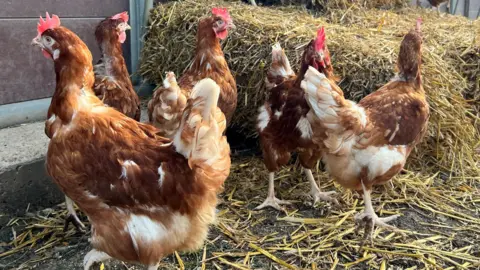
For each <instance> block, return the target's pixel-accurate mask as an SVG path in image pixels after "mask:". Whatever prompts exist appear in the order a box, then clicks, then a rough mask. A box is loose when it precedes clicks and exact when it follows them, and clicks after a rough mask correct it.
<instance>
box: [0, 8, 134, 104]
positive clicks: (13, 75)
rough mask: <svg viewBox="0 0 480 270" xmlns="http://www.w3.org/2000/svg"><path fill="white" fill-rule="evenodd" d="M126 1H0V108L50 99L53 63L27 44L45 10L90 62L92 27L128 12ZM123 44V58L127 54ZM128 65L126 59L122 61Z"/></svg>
mask: <svg viewBox="0 0 480 270" xmlns="http://www.w3.org/2000/svg"><path fill="white" fill-rule="evenodd" d="M128 6H129V5H128V0H102V1H97V0H81V1H58V0H36V1H32V0H0V48H1V49H0V50H1V52H0V105H2V104H8V103H14V102H20V101H26V100H32V99H39V98H45V97H50V96H52V94H53V91H54V89H55V78H54V76H55V74H54V73H53V63H52V61H51V60H47V59H45V57H44V56H43V55H42V53H41V52H40V50H39V49H38V48H35V47H33V46H31V45H30V43H31V41H32V39H33V38H34V37H35V36H36V35H37V27H36V26H37V22H38V18H39V16H40V15H42V16H43V17H44V16H45V11H48V12H49V13H50V14H56V15H58V16H59V17H60V20H61V23H62V25H63V26H66V27H68V28H70V29H71V30H72V31H74V32H75V33H76V34H78V36H79V37H80V38H81V39H82V40H83V41H84V42H85V43H86V44H87V46H88V47H89V48H90V50H91V51H92V54H93V58H94V60H96V59H98V58H99V54H100V53H99V50H98V46H97V44H96V42H95V37H94V29H95V26H96V24H97V23H98V22H99V21H100V20H102V19H103V18H105V17H107V16H111V15H113V14H116V13H119V12H122V11H125V10H127V11H128ZM127 44H129V41H128V40H127V42H125V46H124V55H125V56H129V55H130V48H129V46H128V45H127ZM125 60H127V63H129V62H130V61H129V57H128V58H127V57H126V59H125Z"/></svg>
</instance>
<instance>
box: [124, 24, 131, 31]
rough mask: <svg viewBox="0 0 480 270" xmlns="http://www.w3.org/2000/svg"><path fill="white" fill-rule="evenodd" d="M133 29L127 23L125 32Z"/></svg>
mask: <svg viewBox="0 0 480 270" xmlns="http://www.w3.org/2000/svg"><path fill="white" fill-rule="evenodd" d="M131 29H132V27H131V26H130V25H129V24H128V23H125V31H126V30H131Z"/></svg>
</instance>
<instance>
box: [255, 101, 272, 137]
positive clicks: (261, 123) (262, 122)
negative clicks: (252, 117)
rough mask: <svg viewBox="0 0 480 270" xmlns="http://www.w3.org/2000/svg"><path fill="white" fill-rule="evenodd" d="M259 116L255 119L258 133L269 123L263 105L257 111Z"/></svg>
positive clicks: (268, 117)
mask: <svg viewBox="0 0 480 270" xmlns="http://www.w3.org/2000/svg"><path fill="white" fill-rule="evenodd" d="M259 112H260V114H259V115H258V118H257V126H258V128H259V129H260V131H263V130H264V129H265V128H266V127H267V125H268V122H270V115H269V114H268V112H267V109H266V108H265V105H263V106H262V107H260V109H259Z"/></svg>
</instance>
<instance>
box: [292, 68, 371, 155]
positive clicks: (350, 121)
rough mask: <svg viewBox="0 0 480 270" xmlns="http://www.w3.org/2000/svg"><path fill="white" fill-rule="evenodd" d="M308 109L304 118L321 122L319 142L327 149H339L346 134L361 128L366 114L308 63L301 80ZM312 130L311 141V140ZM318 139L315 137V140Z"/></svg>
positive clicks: (331, 150)
mask: <svg viewBox="0 0 480 270" xmlns="http://www.w3.org/2000/svg"><path fill="white" fill-rule="evenodd" d="M301 88H302V89H303V90H304V91H305V99H306V100H307V103H308V105H309V106H310V108H311V110H310V112H309V115H308V118H309V121H310V122H312V123H311V124H312V126H313V125H315V126H321V127H322V129H321V130H323V131H325V133H326V135H327V136H326V137H325V136H320V137H322V143H323V144H324V146H325V147H327V148H328V149H329V150H330V152H337V151H340V148H341V147H342V146H343V145H344V141H345V140H346V138H348V137H349V136H348V135H350V134H352V132H353V133H357V132H359V131H360V130H362V129H363V128H364V127H365V125H366V123H367V117H366V114H365V111H364V109H363V108H362V107H361V106H359V105H357V104H356V103H354V102H352V101H349V100H347V99H345V98H344V96H343V92H342V90H341V89H340V88H339V87H338V86H336V84H334V83H332V82H331V81H330V80H329V79H328V78H327V77H326V76H325V74H323V73H320V72H319V71H318V70H316V69H315V68H313V67H309V69H308V70H307V72H306V73H305V77H304V79H303V81H302V83H301ZM315 137H316V136H315V134H314V141H316V140H315ZM317 142H318V141H317Z"/></svg>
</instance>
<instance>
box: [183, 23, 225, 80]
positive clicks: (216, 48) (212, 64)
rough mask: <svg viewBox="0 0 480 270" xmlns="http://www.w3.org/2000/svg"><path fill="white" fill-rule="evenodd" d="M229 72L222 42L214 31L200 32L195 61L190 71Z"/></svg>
mask: <svg viewBox="0 0 480 270" xmlns="http://www.w3.org/2000/svg"><path fill="white" fill-rule="evenodd" d="M225 70H228V65H227V61H226V60H225V57H224V54H223V51H222V47H221V46H220V40H219V39H218V38H217V37H216V36H215V33H214V32H213V30H212V29H208V31H207V29H204V30H200V31H199V32H198V35H197V47H196V53H195V59H194V60H193V63H192V66H191V67H190V71H197V72H224V71H225Z"/></svg>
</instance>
